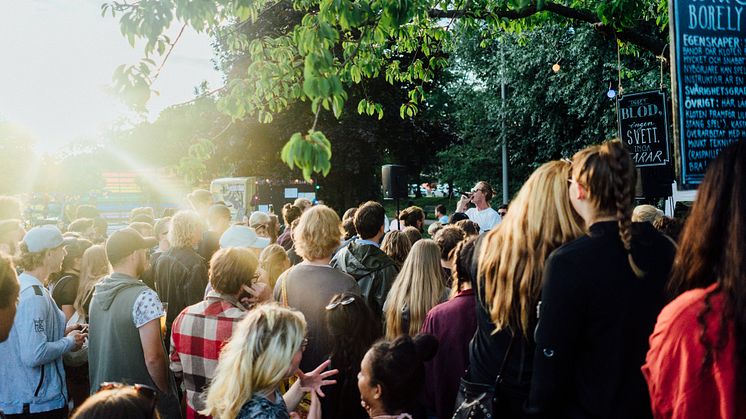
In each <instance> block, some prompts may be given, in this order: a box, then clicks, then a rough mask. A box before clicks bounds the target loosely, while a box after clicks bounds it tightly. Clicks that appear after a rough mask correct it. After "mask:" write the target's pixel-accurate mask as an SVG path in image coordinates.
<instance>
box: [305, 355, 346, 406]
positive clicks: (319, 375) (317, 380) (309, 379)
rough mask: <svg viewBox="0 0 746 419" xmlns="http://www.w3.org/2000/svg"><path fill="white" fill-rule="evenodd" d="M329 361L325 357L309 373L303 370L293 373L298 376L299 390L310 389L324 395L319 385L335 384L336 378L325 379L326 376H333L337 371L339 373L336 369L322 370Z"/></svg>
mask: <svg viewBox="0 0 746 419" xmlns="http://www.w3.org/2000/svg"><path fill="white" fill-rule="evenodd" d="M330 363H331V361H330V360H328V359H327V360H326V361H324V362H322V363H321V365H319V366H318V367H316V369H315V370H313V371H311V372H309V373H304V372H303V371H301V370H298V372H296V374H295V375H297V376H298V380H299V381H300V388H301V390H303V391H310V392H313V393H316V394H318V395H319V396H321V397H324V392H323V391H322V390H321V387H323V386H328V385H330V384H336V383H337V380H327V378H329V377H333V376H335V375H337V373H339V370H336V369H335V370H331V371H324V370H325V369H326V368H327V367H328V366H329V364H330ZM322 371H323V372H322Z"/></svg>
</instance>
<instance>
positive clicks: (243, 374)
mask: <svg viewBox="0 0 746 419" xmlns="http://www.w3.org/2000/svg"><path fill="white" fill-rule="evenodd" d="M305 334H306V320H305V318H304V317H303V314H301V313H300V312H298V311H295V310H291V309H288V308H284V307H280V306H278V305H277V304H275V303H270V304H262V305H259V306H258V307H256V308H255V309H253V310H251V311H249V314H247V315H246V317H245V318H244V319H243V320H241V322H240V323H239V324H238V325H237V326H236V329H235V330H234V332H233V336H232V337H231V339H230V340H229V341H228V343H227V344H226V345H225V346H224V347H223V350H222V351H221V352H220V359H219V361H218V366H217V368H216V370H215V378H213V379H212V382H211V384H210V387H209V389H208V390H207V400H206V406H207V407H206V408H205V410H204V411H201V412H199V413H200V414H202V415H208V416H212V417H213V418H215V419H233V418H235V417H236V416H237V415H238V412H239V410H241V406H243V405H244V403H246V402H247V401H249V400H250V399H251V398H252V397H253V396H254V394H255V393H262V394H267V393H269V392H271V391H273V390H274V389H275V388H277V386H279V385H280V383H281V382H282V381H283V380H284V379H286V378H288V376H289V375H290V374H292V373H293V372H294V371H290V365H291V363H292V360H293V357H294V356H295V353H296V352H298V351H299V350H300V349H301V345H302V344H303V338H304V336H305Z"/></svg>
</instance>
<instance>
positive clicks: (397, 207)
mask: <svg viewBox="0 0 746 419" xmlns="http://www.w3.org/2000/svg"><path fill="white" fill-rule="evenodd" d="M396 229H397V230H399V231H401V221H400V220H399V198H396Z"/></svg>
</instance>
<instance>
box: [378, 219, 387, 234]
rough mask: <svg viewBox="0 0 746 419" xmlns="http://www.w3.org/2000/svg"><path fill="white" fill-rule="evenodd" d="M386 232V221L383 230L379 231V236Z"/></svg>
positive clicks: (382, 226)
mask: <svg viewBox="0 0 746 419" xmlns="http://www.w3.org/2000/svg"><path fill="white" fill-rule="evenodd" d="M385 232H386V221H385V220H384V222H383V224H381V228H379V229H378V234H381V235H382V234H383V233H385Z"/></svg>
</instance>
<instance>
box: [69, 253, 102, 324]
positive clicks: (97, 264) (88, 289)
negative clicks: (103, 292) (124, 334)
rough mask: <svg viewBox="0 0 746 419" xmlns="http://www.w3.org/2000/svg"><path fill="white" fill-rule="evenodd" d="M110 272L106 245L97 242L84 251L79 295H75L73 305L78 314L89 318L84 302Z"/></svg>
mask: <svg viewBox="0 0 746 419" xmlns="http://www.w3.org/2000/svg"><path fill="white" fill-rule="evenodd" d="M108 274H109V260H108V259H107V258H106V247H104V246H103V245H101V244H96V245H93V246H91V247H89V248H88V249H85V252H83V257H82V259H81V262H80V282H79V283H78V295H77V296H76V297H75V302H74V303H73V307H74V308H75V311H77V312H78V314H79V315H80V316H81V317H83V318H87V317H88V313H86V312H85V308H84V307H83V304H84V303H85V301H86V300H87V299H88V298H89V297H90V296H91V294H92V293H93V288H94V286H95V285H96V283H98V281H99V280H100V279H101V278H103V277H104V276H106V275H108Z"/></svg>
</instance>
